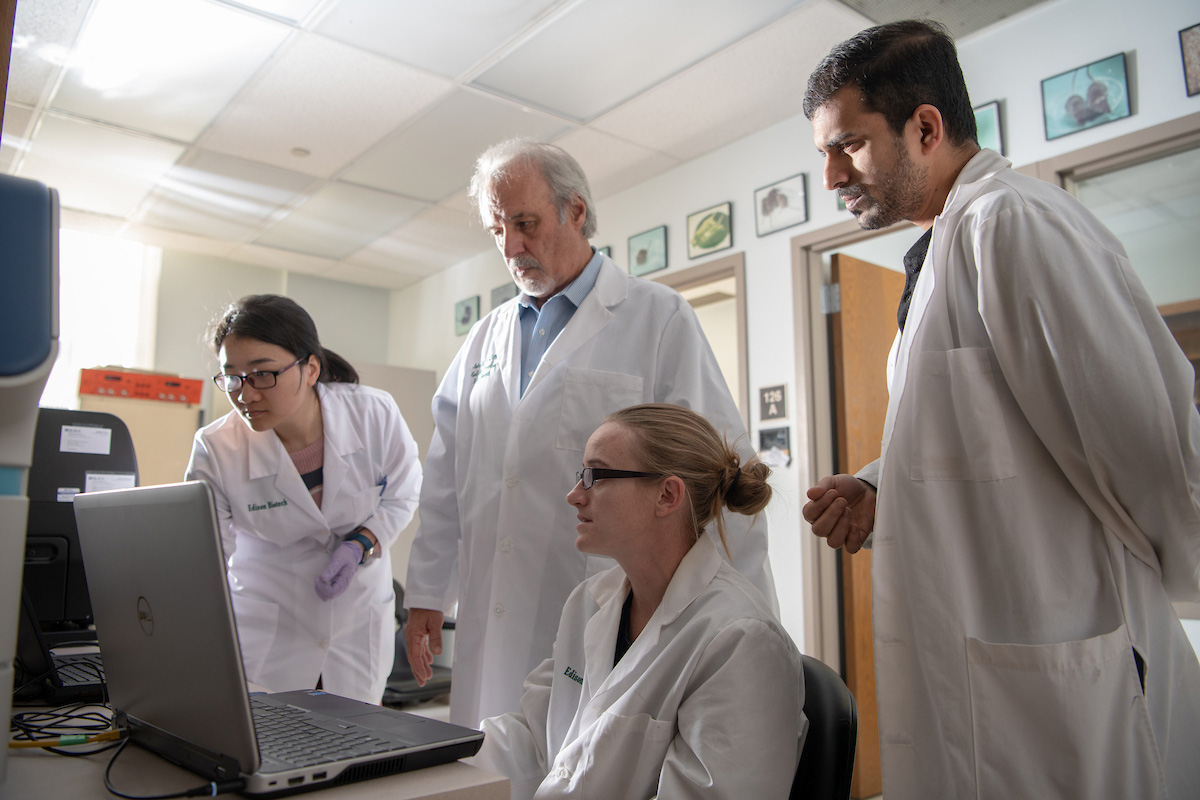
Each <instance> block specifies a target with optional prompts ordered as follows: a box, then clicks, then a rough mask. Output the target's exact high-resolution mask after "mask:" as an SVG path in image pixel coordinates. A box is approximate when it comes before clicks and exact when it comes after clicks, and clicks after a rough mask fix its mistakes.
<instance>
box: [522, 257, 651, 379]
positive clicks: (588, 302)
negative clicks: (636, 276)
mask: <svg viewBox="0 0 1200 800" xmlns="http://www.w3.org/2000/svg"><path fill="white" fill-rule="evenodd" d="M628 292H629V285H628V276H626V275H625V273H624V272H622V271H621V269H620V268H619V267H617V266H616V265H615V264H614V263H613V262H612V261H610V260H609V259H607V258H606V259H604V261H603V262H602V263H601V264H600V273H599V274H598V275H597V276H596V285H595V286H593V287H592V291H590V292H588V295H587V297H585V298H583V302H582V303H580V304H579V308H578V309H576V311H575V314H574V315H573V316H572V317H571V321H570V322H568V323H567V326H566V327H565V328H563V329H562V332H561V333H560V334H558V336H557V337H556V338H555V340H554V342H553V344H551V345H550V348H549V349H548V350H547V351H546V354H545V355H544V356H542V361H541V363H540V364H538V365H537V368H536V369H535V370H534V373H533V377H532V378H530V380H529V386H527V387H526V388H525V395H526V396H528V395H529V394H530V393H531V392H532V391H533V387H534V386H535V385H537V384H538V383H540V382H541V381H542V380H543V379H544V378H545V376H546V375H547V374H549V373H550V371H551V370H553V369H554V368H555V367H556V366H558V365H559V364H561V363H562V362H563V361H566V360H567V359H568V358H570V357H571V354H572V353H574V352H575V351H576V350H578V349H579V348H580V347H581V346H583V345H584V344H585V343H586V342H588V341H590V340H591V339H592V337H594V336H595V335H596V334H597V333H599V332H600V331H601V330H602V329H603V328H604V326H606V325H608V323H609V322H610V321H612V317H613V312H612V306H615V305H616V304H618V303H620V302H621V301H622V300H624V299H625V296H626V295H627V294H628ZM517 367H518V369H519V368H520V365H519V364H518V365H517Z"/></svg>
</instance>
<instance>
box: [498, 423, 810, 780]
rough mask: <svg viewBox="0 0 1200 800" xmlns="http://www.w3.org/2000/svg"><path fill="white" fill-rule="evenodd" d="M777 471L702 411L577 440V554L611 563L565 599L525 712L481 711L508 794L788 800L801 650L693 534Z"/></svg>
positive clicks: (799, 736) (764, 489) (741, 509)
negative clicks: (740, 448) (747, 453)
mask: <svg viewBox="0 0 1200 800" xmlns="http://www.w3.org/2000/svg"><path fill="white" fill-rule="evenodd" d="M769 473H770V470H769V469H768V468H767V467H766V465H764V464H762V463H761V462H759V461H758V460H757V459H752V460H751V461H750V462H748V463H747V464H741V463H740V459H739V456H738V454H737V453H736V451H734V450H733V449H732V447H730V445H729V443H727V442H725V441H724V440H723V439H722V438H721V436H720V435H719V434H718V433H717V432H716V430H715V429H714V428H713V426H712V425H710V424H709V423H708V421H707V420H705V419H704V418H703V417H701V416H700V415H699V414H696V413H695V412H693V411H690V410H688V409H685V408H682V407H680V406H672V405H663V404H650V405H641V406H633V407H631V408H627V409H624V410H622V411H618V412H616V413H614V414H611V415H609V416H608V417H607V418H606V420H605V422H604V424H602V425H601V426H600V427H599V428H598V429H597V430H596V431H595V433H593V434H592V436H591V438H590V439H589V440H588V442H587V446H586V449H585V451H584V464H583V470H582V472H580V473H579V476H578V477H579V481H578V483H576V484H575V488H574V489H572V490H571V492H570V493H569V494H568V495H567V498H566V499H567V502H568V503H570V504H571V505H572V506H574V507H575V508H576V509H577V511H578V515H577V518H578V520H579V524H578V525H577V526H576V531H577V534H578V535H577V539H576V543H575V544H576V547H578V548H579V549H580V550H581V551H583V552H585V553H591V554H596V555H605V556H610V557H612V558H614V559H615V560H616V562H617V564H618V566H616V567H614V568H612V569H610V570H608V571H606V572H602V573H600V574H599V575H596V576H594V577H592V578H590V579H588V580H586V581H584V582H583V583H582V584H580V585H579V586H578V587H577V588H576V589H575V591H574V592H573V593H572V594H571V596H570V598H569V599H568V600H567V603H566V606H565V607H564V608H563V612H562V616H561V618H560V621H559V627H558V635H557V639H556V641H555V643H554V651H553V654H551V657H550V658H547V659H546V660H545V661H544V662H542V664H541V665H540V666H539V667H537V668H536V669H535V670H534V671H533V672H531V673H530V674H529V677H528V678H527V679H526V682H525V693H524V695H523V697H522V698H521V710H520V712H519V713H510V714H505V715H502V716H499V717H492V718H490V719H486V720H484V721H483V729H484V731H485V733H486V737H485V739H484V744H483V749H482V750H481V751H480V753H479V755H478V757H477V763H479V764H480V765H481V766H484V767H486V768H488V769H491V770H494V771H497V772H501V773H503V774H506V775H508V776H509V778H510V779H511V780H512V787H513V788H512V796H513V798H514V800H517V799H518V798H529V797H536V798H539V800H540V799H542V798H557V797H621V798H648V797H651V796H654V795H657V796H658V797H662V798H668V797H672V798H673V797H684V796H686V797H713V798H717V797H724V798H747V797H786V796H787V794H788V791H789V789H790V787H791V784H792V779H793V776H794V774H795V770H796V764H797V762H798V760H799V755H800V750H801V748H802V746H803V744H804V736H805V733H806V730H807V727H808V723H807V720H806V719H805V717H804V714H803V712H802V710H801V709H802V708H803V705H804V685H803V673H802V670H801V663H800V654H799V652H798V651H797V650H796V647H795V645H794V644H793V643H792V641H791V639H790V638H789V637H788V634H787V632H786V631H785V630H784V629H783V627H782V626H781V625H780V623H779V622H778V620H777V619H776V618H775V616H774V614H773V613H772V612H771V610H770V607H769V606H768V604H767V601H766V600H765V599H764V598H763V596H762V594H761V593H759V591H758V590H757V589H755V588H754V586H753V585H751V584H750V582H749V581H747V580H746V579H745V578H743V577H742V576H741V575H740V574H738V573H737V572H736V571H735V570H734V569H733V568H732V567H730V566H729V564H728V563H727V562H726V561H725V560H724V559H723V558H722V557H721V554H720V553H719V552H718V551H717V546H716V544H715V543H714V541H713V539H712V537H709V536H705V535H703V532H704V529H705V527H706V526H707V525H708V524H709V523H710V522H713V521H715V522H716V524H717V525H718V529H719V531H720V534H721V540H722V543H723V542H724V531H723V530H720V526H721V511H722V509H723V508H726V507H727V508H729V509H730V510H731V511H734V512H737V513H741V514H757V513H758V512H760V511H761V510H762V509H763V508H764V507H766V505H767V502H768V501H769V500H770V498H771V487H770V486H769V485H768V484H767V481H766V479H767V475H768V474H769Z"/></svg>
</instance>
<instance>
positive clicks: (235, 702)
mask: <svg viewBox="0 0 1200 800" xmlns="http://www.w3.org/2000/svg"><path fill="white" fill-rule="evenodd" d="M75 517H76V521H77V523H78V528H79V539H80V546H81V549H82V552H83V560H84V563H85V564H87V573H88V585H89V586H90V588H91V595H92V610H93V615H94V617H95V621H96V631H97V633H98V635H99V638H100V645H101V649H102V651H103V653H104V668H105V676H106V679H107V681H108V693H109V698H110V700H111V702H112V707H113V711H114V716H115V718H116V720H117V721H118V724H120V725H122V726H128V727H129V729H130V731H131V738H132V739H133V741H134V742H136V743H138V744H140V745H142V746H143V747H145V748H147V749H149V750H151V751H153V752H155V753H158V754H159V755H161V756H163V757H165V758H167V759H168V760H170V761H173V762H175V763H177V764H179V765H181V766H183V767H186V768H188V769H190V770H192V771H193V772H196V773H197V774H199V775H202V776H204V778H205V779H207V780H210V781H229V780H238V779H241V780H242V781H244V782H245V786H244V788H242V789H240V790H239V791H241V792H242V793H243V794H250V795H259V796H276V795H282V794H290V793H293V792H297V791H306V790H309V789H317V788H322V787H324V786H335V785H341V784H345V783H351V782H354V781H358V780H364V779H366V778H374V777H379V776H383V775H390V774H393V773H396V772H401V771H404V770H410V769H416V768H420V767H426V766H432V765H435V764H441V763H445V762H450V761H455V760H457V759H460V758H465V757H468V756H472V755H474V754H475V753H476V752H477V751H478V750H479V747H480V745H481V744H482V743H483V734H482V733H481V732H479V731H477V730H474V729H471V728H465V727H462V726H458V725H453V724H450V723H447V722H442V721H440V720H432V719H427V718H425V717H421V716H417V715H415V714H408V713H405V712H403V711H398V710H395V709H391V708H384V707H381V706H374V705H370V704H367V703H360V702H358V701H356V700H350V699H348V698H344V697H339V696H337V695H332V694H327V693H325V692H322V691H319V690H304V691H291V692H281V693H275V694H260V693H255V694H253V695H251V694H250V692H249V691H248V689H247V686H246V678H245V674H244V672H243V669H242V658H241V652H240V649H239V647H238V638H237V628H236V625H235V622H234V616H233V606H232V604H231V602H230V597H229V588H228V584H227V583H226V576H225V563H224V558H223V556H222V552H221V540H220V533H219V529H218V523H217V515H216V508H215V506H214V503H213V495H212V490H211V489H209V487H208V485H207V484H205V483H203V482H200V481H189V482H186V483H174V484H166V485H161V486H143V487H139V488H134V489H114V490H111V491H106V492H95V493H91V492H88V493H84V494H79V495H76V496H75ZM284 725H298V726H299V727H300V728H301V729H303V730H302V732H301V733H299V734H296V733H290V734H289V733H285V734H283V742H282V744H280V743H275V744H268V743H267V742H266V741H265V739H266V737H267V735H268V734H270V733H272V732H275V731H276V729H278V728H279V727H280V726H284ZM260 738H261V739H262V741H260ZM289 742H290V743H289ZM319 751H325V752H324V753H322V752H319Z"/></svg>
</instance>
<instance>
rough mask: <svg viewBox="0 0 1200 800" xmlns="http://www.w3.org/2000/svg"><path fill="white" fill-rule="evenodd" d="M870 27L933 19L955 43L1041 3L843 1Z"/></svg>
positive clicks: (1005, 0) (1023, 0)
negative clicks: (898, 21)
mask: <svg viewBox="0 0 1200 800" xmlns="http://www.w3.org/2000/svg"><path fill="white" fill-rule="evenodd" d="M842 2H844V3H845V4H846V5H848V6H849V7H850V8H852V9H854V10H855V11H858V12H859V13H861V14H862V15H863V16H865V17H867V18H868V19H869V20H871V22H872V24H883V23H885V22H896V21H897V20H902V19H936V20H937V21H938V22H940V23H942V24H943V25H945V26H946V28H947V30H949V31H950V34H951V35H952V36H954V37H955V38H956V39H957V38H958V37H960V36H965V35H966V34H968V33H971V32H973V31H976V30H979V29H980V28H982V27H984V26H987V25H991V24H992V23H994V22H999V21H1000V20H1002V19H1004V18H1005V17H1010V16H1012V15H1013V14H1017V13H1019V12H1021V11H1024V10H1025V9H1027V8H1030V7H1031V6H1035V5H1037V4H1038V3H1041V2H1043V0H988V2H986V3H948V2H946V0H842Z"/></svg>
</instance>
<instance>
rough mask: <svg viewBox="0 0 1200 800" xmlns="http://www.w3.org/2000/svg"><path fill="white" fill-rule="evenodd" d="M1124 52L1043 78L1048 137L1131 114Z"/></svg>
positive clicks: (1055, 137)
mask: <svg viewBox="0 0 1200 800" xmlns="http://www.w3.org/2000/svg"><path fill="white" fill-rule="evenodd" d="M1131 108H1132V107H1131V105H1130V103H1129V81H1128V79H1127V78H1126V76H1125V54H1124V53H1117V54H1116V55H1115V56H1109V57H1108V58H1102V59H1100V60H1099V61H1093V62H1092V63H1091V64H1085V65H1084V66H1082V67H1077V68H1075V69H1072V70H1068V71H1067V72H1063V73H1061V74H1059V75H1055V76H1054V77H1052V78H1046V79H1045V80H1043V81H1042V116H1043V119H1044V120H1045V123H1046V140H1047V141H1049V140H1051V139H1057V138H1058V137H1060V136H1066V135H1067V134H1070V133H1076V132H1077V131H1081V130H1084V129H1086V128H1094V127H1096V126H1097V125H1103V124H1104V123H1106V122H1112V121H1114V120H1118V119H1124V118H1125V117H1128V116H1129V115H1130V114H1131V113H1133V112H1132V110H1131Z"/></svg>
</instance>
